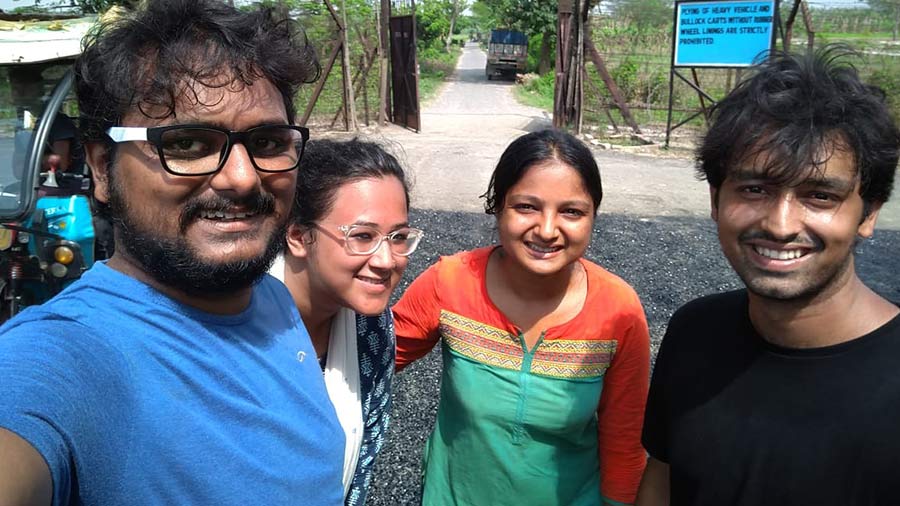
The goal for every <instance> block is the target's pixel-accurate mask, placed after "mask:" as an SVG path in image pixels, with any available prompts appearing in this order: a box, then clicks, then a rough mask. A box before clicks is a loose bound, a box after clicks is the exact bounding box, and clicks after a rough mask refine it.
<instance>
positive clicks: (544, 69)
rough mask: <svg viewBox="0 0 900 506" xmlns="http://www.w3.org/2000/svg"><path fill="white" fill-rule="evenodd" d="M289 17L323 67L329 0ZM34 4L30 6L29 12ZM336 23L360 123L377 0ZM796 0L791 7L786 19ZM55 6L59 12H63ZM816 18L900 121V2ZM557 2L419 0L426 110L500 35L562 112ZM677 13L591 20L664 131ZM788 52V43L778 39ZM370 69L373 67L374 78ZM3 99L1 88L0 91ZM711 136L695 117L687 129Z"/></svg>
mask: <svg viewBox="0 0 900 506" xmlns="http://www.w3.org/2000/svg"><path fill="white" fill-rule="evenodd" d="M264 1H265V2H266V3H270V4H272V5H279V6H282V7H283V8H286V9H288V10H289V11H290V12H291V13H292V14H293V15H294V16H295V17H297V18H298V19H300V20H301V23H302V24H303V25H304V27H305V29H306V31H307V34H308V36H309V39H310V40H311V41H312V42H313V43H314V44H315V46H316V49H317V51H318V55H319V61H320V62H321V63H322V65H323V71H324V70H325V69H324V66H325V65H326V64H327V62H328V60H329V57H330V56H331V54H332V52H333V48H334V47H335V45H336V40H337V30H336V25H335V21H334V19H333V17H332V15H331V14H330V13H329V11H328V9H327V8H326V5H325V3H324V1H323V0H264ZM136 2H137V0H74V4H75V5H76V6H77V9H79V10H80V11H81V12H89V13H96V12H102V11H103V10H105V9H107V8H109V7H110V6H112V5H117V4H118V5H132V4H135V3H136ZM24 3H25V2H23V4H24ZM331 4H332V5H333V7H334V8H335V11H336V14H337V15H338V16H339V17H343V16H345V15H346V18H347V25H348V27H349V29H350V30H349V32H348V35H349V45H350V62H351V71H350V73H351V75H352V76H353V79H354V82H356V83H357V84H356V87H355V105H356V111H357V119H358V122H359V123H360V124H367V123H372V122H374V121H375V119H376V117H377V109H378V85H379V67H378V62H377V60H376V61H375V62H374V63H373V64H372V65H371V66H370V65H369V62H370V61H371V59H372V54H373V51H374V49H375V48H376V47H377V42H378V41H377V38H378V27H377V15H378V10H379V2H377V1H375V0H331ZM48 5H49V4H48V3H47V2H41V3H37V4H36V5H34V6H26V5H23V6H22V7H19V8H17V9H16V11H17V12H18V13H20V14H25V15H32V14H33V15H42V14H50V13H53V12H54V9H55V8H53V7H48ZM792 5H793V2H792V1H784V2H782V9H783V10H784V11H785V12H783V13H782V18H783V19H785V18H786V17H787V10H788V9H790V7H791V6H792ZM57 10H58V9H57ZM409 11H410V7H409V5H406V6H401V7H396V6H395V7H394V9H393V15H395V16H396V15H404V14H409V13H410V12H409ZM811 13H812V22H813V26H814V29H815V44H816V45H817V46H818V45H822V44H826V43H832V42H843V43H847V44H848V45H850V46H852V47H853V48H855V49H857V50H858V51H860V54H861V58H860V59H859V61H858V62H856V66H857V68H858V69H859V71H860V73H861V74H862V75H863V77H864V78H865V79H866V80H868V81H869V82H871V83H873V84H876V85H878V86H880V87H881V88H883V89H884V90H885V92H886V93H887V96H888V99H889V100H890V102H891V105H892V108H893V110H894V112H895V114H896V115H897V116H898V117H900V0H868V1H867V3H863V2H860V4H859V6H858V7H856V6H854V7H852V8H841V9H824V8H821V7H820V6H818V5H817V4H815V3H813V4H812V7H811ZM556 17H557V0H418V1H417V2H416V39H417V57H418V64H419V94H420V101H421V102H422V103H424V102H427V101H428V99H429V98H431V97H432V96H434V94H435V93H436V92H437V90H438V89H439V88H440V85H441V83H442V82H443V81H444V80H446V79H447V78H448V77H449V76H450V74H451V73H452V71H453V69H454V67H455V65H456V62H457V60H458V58H459V55H460V51H461V47H462V46H463V45H464V44H465V42H466V41H469V40H477V41H481V42H482V43H484V41H485V40H486V38H487V36H488V35H489V33H490V30H491V29H493V28H509V29H515V30H519V31H522V32H524V33H525V34H527V35H528V38H529V45H528V67H527V68H528V74H527V75H526V76H524V77H523V78H522V79H521V81H522V82H521V83H520V85H519V86H517V87H516V94H517V96H518V98H519V100H520V101H522V102H523V103H526V104H528V105H532V106H535V107H540V108H543V109H546V110H552V108H553V87H554V65H555V62H554V58H555V56H556V47H555V44H556V25H557V23H556ZM672 18H673V5H672V2H671V1H670V0H601V1H599V2H598V3H596V4H595V6H594V8H593V9H592V10H591V16H590V35H591V38H592V40H593V42H594V44H595V45H596V47H597V48H598V50H599V51H600V52H601V53H602V55H603V58H604V60H605V62H606V65H607V67H608V68H609V70H610V73H611V74H612V77H613V78H614V80H615V81H616V84H617V85H618V87H619V88H620V89H621V90H622V93H623V95H624V97H625V99H626V100H627V102H628V104H629V107H630V108H631V110H632V113H633V114H634V116H635V118H636V120H637V121H638V123H639V124H640V125H642V127H643V126H645V125H646V126H648V127H650V128H659V127H660V126H664V125H665V121H666V113H667V104H668V98H669V62H670V58H671V55H670V53H671V30H672V21H673V20H672ZM806 39H807V34H806V31H805V27H804V25H803V22H802V20H801V19H800V16H798V18H797V22H796V23H795V26H794V35H793V45H794V49H797V50H802V49H803V47H804V46H805V44H806ZM779 45H780V41H779ZM366 70H367V71H366ZM587 73H588V79H587V80H586V82H585V88H584V108H585V109H584V122H585V124H586V125H589V126H590V125H594V126H598V127H601V128H600V130H601V131H605V130H606V125H615V126H617V127H620V128H621V127H623V125H624V121H623V119H622V117H621V114H619V112H618V110H617V108H616V107H615V105H614V104H613V103H612V101H611V97H610V95H609V92H608V90H607V89H606V87H605V85H604V84H603V82H602V80H601V79H600V78H599V76H598V75H597V73H596V70H595V68H594V66H593V65H592V64H590V63H588V64H587ZM740 77H741V73H740V71H737V70H719V69H710V70H699V71H698V79H699V82H700V84H701V86H702V88H703V89H705V90H706V91H707V92H708V93H709V94H710V95H712V96H713V97H721V96H723V95H724V94H725V93H727V91H728V90H729V89H731V88H732V87H733V86H735V85H736V83H737V82H739V80H740ZM314 88H315V85H309V86H306V87H304V88H303V89H302V91H301V92H300V94H299V95H298V97H297V101H296V102H297V109H298V111H299V113H300V114H302V113H303V111H304V110H305V109H306V107H307V104H308V103H309V101H310V98H311V97H312V94H313V90H314ZM0 92H2V90H0ZM342 103H343V91H342V72H341V66H340V58H338V59H337V62H336V64H335V66H334V68H333V69H332V70H331V73H330V75H328V76H327V79H326V81H325V84H324V87H323V89H322V92H321V95H320V96H319V98H318V100H317V102H316V104H315V108H314V109H313V111H312V117H311V122H312V123H313V124H315V125H317V126H318V125H321V126H325V127H328V126H331V125H341V124H342V123H343V118H342V115H341V112H340V110H341V107H342ZM700 105H701V104H700V99H699V98H698V95H697V93H696V92H694V91H693V90H692V89H691V88H689V87H688V86H687V85H685V84H684V83H681V82H678V81H676V84H675V87H674V93H673V108H674V110H675V113H674V119H675V121H679V120H680V118H682V117H686V116H687V115H688V114H690V112H691V111H695V110H697V109H698V107H700ZM688 126H689V127H695V128H698V129H702V128H703V119H702V117H698V118H696V119H694V120H693V121H692V122H691V123H689V125H688Z"/></svg>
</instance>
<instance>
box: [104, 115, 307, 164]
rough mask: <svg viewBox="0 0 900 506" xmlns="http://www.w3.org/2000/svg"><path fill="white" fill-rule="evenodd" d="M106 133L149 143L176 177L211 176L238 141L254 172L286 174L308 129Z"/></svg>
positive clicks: (122, 130) (126, 130)
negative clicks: (245, 151) (245, 152)
mask: <svg viewBox="0 0 900 506" xmlns="http://www.w3.org/2000/svg"><path fill="white" fill-rule="evenodd" d="M106 134H107V135H108V136H109V138H110V139H112V141H113V142H131V141H146V142H149V143H150V144H152V145H153V146H154V147H155V148H156V153H157V155H158V156H159V161H160V163H161V164H162V166H163V169H165V170H166V172H169V173H170V174H174V175H176V176H207V175H209V174H215V173H216V172H218V171H220V170H222V167H224V166H225V161H226V160H228V155H229V154H230V153H231V148H232V147H233V146H234V145H235V144H236V143H238V142H239V143H241V144H243V145H244V148H245V149H246V150H247V153H248V154H249V155H250V162H251V163H252V164H253V167H254V168H255V169H256V170H258V171H261V172H288V171H291V170H294V169H296V168H297V167H299V166H300V159H301V158H302V157H303V150H304V148H305V147H306V141H308V140H309V129H307V128H305V127H301V126H294V125H261V126H258V127H254V128H251V129H249V130H244V131H242V132H234V131H231V130H228V129H226V128H219V127H215V126H210V125H168V126H160V127H152V128H144V127H112V128H110V129H109V130H107V131H106Z"/></svg>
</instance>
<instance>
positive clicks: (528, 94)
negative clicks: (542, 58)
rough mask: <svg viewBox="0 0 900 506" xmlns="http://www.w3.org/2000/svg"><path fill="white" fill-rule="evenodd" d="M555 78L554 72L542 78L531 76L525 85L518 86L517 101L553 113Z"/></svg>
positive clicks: (526, 79)
mask: <svg viewBox="0 0 900 506" xmlns="http://www.w3.org/2000/svg"><path fill="white" fill-rule="evenodd" d="M555 77H556V76H555V74H554V73H553V72H547V73H546V74H544V75H542V76H540V77H538V76H535V75H534V74H529V75H528V76H527V77H526V78H525V83H524V84H520V85H517V86H516V89H515V96H516V100H518V101H519V102H521V103H523V104H525V105H529V106H531V107H537V108H539V109H543V110H545V111H552V110H553V85H554V80H555Z"/></svg>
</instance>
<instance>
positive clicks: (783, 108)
mask: <svg viewBox="0 0 900 506" xmlns="http://www.w3.org/2000/svg"><path fill="white" fill-rule="evenodd" d="M853 55H856V53H855V52H854V51H853V50H851V49H850V48H849V47H847V46H845V45H826V46H824V47H822V48H820V49H819V50H817V51H814V52H807V53H805V54H800V55H796V54H789V53H785V52H780V51H776V52H772V53H770V55H769V58H768V59H766V60H764V61H762V62H761V63H760V64H758V65H757V66H756V67H755V69H754V71H755V72H754V74H753V76H752V77H750V78H749V79H747V80H745V81H743V82H742V83H741V84H740V85H738V86H737V87H736V88H735V89H734V90H733V91H732V92H731V93H730V94H729V95H728V96H727V97H725V99H723V100H722V101H721V102H719V103H718V104H716V106H715V107H714V109H713V112H712V117H713V122H712V125H711V126H710V128H709V131H708V132H707V134H706V136H705V138H704V140H703V143H702V145H701V146H700V148H699V150H698V152H697V165H698V175H699V176H700V177H701V178H703V179H706V181H708V182H709V184H710V185H711V186H712V187H714V188H719V187H720V186H721V185H722V182H723V181H724V180H725V178H726V177H727V176H728V171H729V169H731V168H733V167H734V166H735V164H737V163H739V162H741V161H742V160H752V159H755V158H756V157H758V156H761V155H763V156H765V159H764V160H765V163H766V167H765V170H766V173H767V175H768V177H771V178H772V179H774V180H775V181H777V182H779V183H783V184H788V183H792V182H795V181H799V180H800V179H802V178H804V177H807V176H808V175H809V174H810V173H811V172H815V171H820V170H822V166H823V165H824V163H826V162H827V161H828V159H829V158H830V157H831V155H832V154H833V153H834V151H835V150H840V151H846V152H847V153H849V154H851V155H852V156H853V157H854V160H855V162H856V169H857V171H858V175H859V179H860V190H859V193H860V196H861V197H862V199H863V201H864V202H865V203H866V204H867V205H868V204H872V203H874V202H881V203H883V202H886V201H887V200H888V198H889V197H890V195H891V188H892V187H893V184H894V173H895V172H896V169H897V159H898V155H900V130H898V128H897V124H896V123H895V121H894V119H893V118H892V116H891V113H890V110H889V108H888V106H887V104H886V102H885V96H884V92H883V91H882V90H881V89H880V88H878V87H876V86H871V85H868V84H865V83H863V82H862V81H861V80H860V78H859V75H858V73H857V71H856V69H855V68H854V67H853V65H852V64H851V63H850V62H848V61H846V60H847V59H848V57H849V56H853Z"/></svg>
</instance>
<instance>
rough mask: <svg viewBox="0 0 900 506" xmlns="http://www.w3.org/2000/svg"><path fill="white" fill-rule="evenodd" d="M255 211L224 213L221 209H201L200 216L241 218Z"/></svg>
mask: <svg viewBox="0 0 900 506" xmlns="http://www.w3.org/2000/svg"><path fill="white" fill-rule="evenodd" d="M255 215H256V213H247V212H240V213H225V212H222V211H201V212H200V217H201V218H204V219H207V220H242V219H245V218H250V217H251V216H255Z"/></svg>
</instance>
